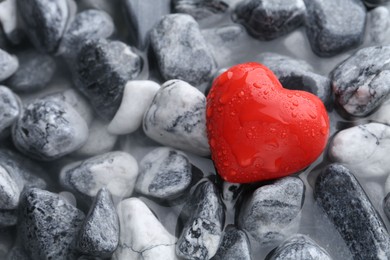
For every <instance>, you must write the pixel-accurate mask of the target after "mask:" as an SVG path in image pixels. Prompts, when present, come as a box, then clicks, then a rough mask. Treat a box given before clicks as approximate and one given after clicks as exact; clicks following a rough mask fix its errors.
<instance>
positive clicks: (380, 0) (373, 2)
mask: <svg viewBox="0 0 390 260" xmlns="http://www.w3.org/2000/svg"><path fill="white" fill-rule="evenodd" d="M364 2H365V3H366V5H367V6H369V7H373V6H378V5H384V4H386V3H388V2H389V0H364Z"/></svg>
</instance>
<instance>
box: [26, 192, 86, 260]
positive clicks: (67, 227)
mask: <svg viewBox="0 0 390 260" xmlns="http://www.w3.org/2000/svg"><path fill="white" fill-rule="evenodd" d="M83 219H84V214H83V213H82V212H81V211H80V210H78V209H77V208H75V207H74V206H72V205H71V204H69V203H68V202H67V201H66V200H64V199H62V198H61V197H60V196H59V195H57V194H54V193H51V192H48V191H45V190H40V189H35V188H33V189H29V190H26V191H25V192H24V193H23V195H22V199H21V204H20V208H19V225H18V235H19V238H20V241H21V243H22V245H23V247H24V249H25V250H26V252H27V253H28V255H29V256H31V258H32V259H33V260H38V259H58V260H60V259H74V252H73V249H74V245H73V243H74V240H75V237H76V236H77V233H78V231H79V229H80V227H81V224H82V221H83Z"/></svg>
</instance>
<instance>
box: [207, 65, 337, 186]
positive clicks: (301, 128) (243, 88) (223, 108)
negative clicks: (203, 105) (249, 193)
mask: <svg viewBox="0 0 390 260" xmlns="http://www.w3.org/2000/svg"><path fill="white" fill-rule="evenodd" d="M206 115H207V134H208V138H209V144H210V148H211V155H212V159H213V161H214V164H215V167H216V168H217V171H218V173H219V174H220V175H221V177H222V178H223V179H224V180H226V181H228V182H237V183H247V182H255V181H263V180H269V179H275V178H279V177H283V176H287V175H290V174H293V173H296V172H298V171H300V170H302V169H304V168H305V167H307V166H309V165H310V164H311V163H312V162H314V161H315V160H316V159H317V157H318V156H319V155H320V154H321V153H322V151H323V150H324V148H325V146H326V142H327V139H328V136H329V118H328V114H327V112H326V109H325V107H324V105H323V103H322V102H321V100H320V99H319V98H318V97H316V96H314V95H313V94H311V93H309V92H305V91H297V90H288V89H284V88H283V87H282V85H281V84H280V82H279V80H278V79H277V78H276V76H275V75H274V74H273V73H272V71H270V70H269V69H268V68H267V67H265V66H263V65H261V64H258V63H245V64H240V65H236V66H234V67H232V68H230V69H229V70H228V71H226V72H224V73H223V74H221V75H220V76H219V77H218V78H217V79H216V80H215V81H214V83H213V86H212V88H211V90H210V92H209V94H208V96H207V110H206Z"/></svg>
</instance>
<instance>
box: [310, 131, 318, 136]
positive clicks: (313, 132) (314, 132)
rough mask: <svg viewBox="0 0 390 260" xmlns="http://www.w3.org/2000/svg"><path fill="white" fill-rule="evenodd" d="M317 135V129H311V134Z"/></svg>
mask: <svg viewBox="0 0 390 260" xmlns="http://www.w3.org/2000/svg"><path fill="white" fill-rule="evenodd" d="M316 135H317V134H316V131H315V130H314V129H311V136H312V137H316Z"/></svg>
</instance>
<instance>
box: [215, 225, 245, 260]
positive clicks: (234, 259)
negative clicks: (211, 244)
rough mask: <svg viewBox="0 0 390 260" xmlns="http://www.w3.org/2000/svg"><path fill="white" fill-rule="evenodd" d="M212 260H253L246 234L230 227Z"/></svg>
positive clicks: (226, 230) (226, 229) (227, 228)
mask: <svg viewBox="0 0 390 260" xmlns="http://www.w3.org/2000/svg"><path fill="white" fill-rule="evenodd" d="M211 259H212V260H251V259H252V258H251V252H250V245H249V241H248V237H247V236H246V234H245V232H244V231H242V230H239V229H237V228H236V227H235V226H233V225H228V226H227V227H226V228H225V232H224V235H223V238H222V241H221V244H220V246H219V248H218V251H217V253H216V255H215V256H214V257H213V258H211Z"/></svg>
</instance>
